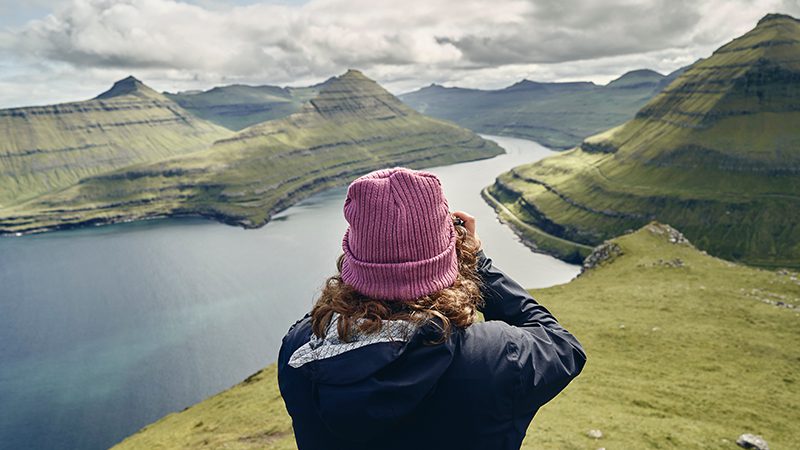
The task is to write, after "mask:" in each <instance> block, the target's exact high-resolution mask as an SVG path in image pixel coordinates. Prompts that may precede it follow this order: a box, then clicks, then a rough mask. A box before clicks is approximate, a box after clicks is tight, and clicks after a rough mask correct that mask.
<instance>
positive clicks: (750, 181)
mask: <svg viewBox="0 0 800 450" xmlns="http://www.w3.org/2000/svg"><path fill="white" fill-rule="evenodd" d="M798 124H800V22H798V20H797V19H794V18H792V17H789V16H785V15H778V14H770V15H768V16H766V17H764V18H763V19H762V20H761V21H759V23H758V25H757V26H756V27H755V28H754V29H753V30H752V31H750V32H748V33H747V34H745V35H743V36H741V37H739V38H737V39H735V40H733V41H732V42H730V43H728V44H726V45H724V46H722V47H721V48H719V49H718V50H717V51H715V52H714V53H713V54H712V55H711V56H710V57H709V58H706V59H704V60H700V61H698V62H697V63H695V64H694V65H692V66H691V67H689V68H688V69H687V70H686V71H685V72H684V73H683V74H682V75H681V76H679V77H678V78H677V79H676V80H675V81H673V82H672V83H671V84H670V85H669V86H668V87H666V88H665V89H664V90H663V91H662V92H661V93H660V94H658V95H657V96H656V97H654V98H653V99H652V100H651V101H650V102H649V103H647V105H645V106H644V107H643V108H642V109H641V110H640V111H639V112H638V113H637V114H636V116H635V117H634V118H633V119H632V120H630V121H628V122H626V123H625V124H623V125H621V126H619V127H617V128H613V129H611V130H608V131H606V132H604V133H601V134H599V135H596V136H593V137H591V138H588V139H586V140H585V141H584V142H583V143H582V144H581V145H580V146H579V147H578V148H576V149H574V150H571V151H569V152H567V153H565V154H562V155H558V156H556V157H553V158H548V159H545V160H542V161H540V162H538V163H536V164H533V165H528V166H520V167H517V168H514V169H513V170H512V171H510V172H508V173H505V174H503V175H502V176H500V177H499V178H498V181H497V184H496V186H495V188H494V189H496V190H499V189H503V190H504V192H506V193H507V192H508V191H509V190H510V191H513V192H515V193H516V195H514V196H512V197H511V198H510V202H511V203H514V202H517V203H519V204H518V205H517V206H518V209H520V210H522V209H527V210H528V212H529V213H530V214H529V215H528V217H530V218H533V217H546V218H547V221H548V222H551V223H555V224H557V225H558V226H559V227H560V229H561V230H562V233H561V237H565V238H568V239H570V240H574V241H577V242H581V243H586V244H597V243H600V242H602V241H603V240H604V239H608V238H609V237H612V236H615V235H618V234H619V233H621V232H623V231H625V230H627V229H632V228H636V227H639V226H641V225H643V224H644V223H646V222H647V221H649V220H651V219H658V220H662V221H665V222H669V223H671V224H673V225H675V226H677V227H678V228H680V229H681V230H682V231H683V232H685V233H686V235H687V237H689V238H690V239H691V240H692V241H693V242H695V243H696V244H697V245H698V246H700V247H701V248H703V249H706V250H708V251H710V252H712V253H714V254H716V255H719V256H722V257H725V258H730V259H739V260H742V261H745V262H748V263H751V264H759V265H770V266H771V265H779V266H780V265H786V266H798V265H800V263H798V261H800V178H799V177H798V176H797V174H798V173H799V172H800V126H798ZM520 199H522V200H523V201H522V202H520ZM531 222H534V223H535V222H536V219H532V220H531Z"/></svg>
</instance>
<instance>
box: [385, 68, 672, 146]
mask: <svg viewBox="0 0 800 450" xmlns="http://www.w3.org/2000/svg"><path fill="white" fill-rule="evenodd" d="M681 70H682V69H679V70H678V71H676V72H674V73H672V74H670V75H667V76H666V77H665V76H664V75H661V74H659V73H657V72H654V71H651V70H635V71H632V72H628V73H626V74H624V75H622V76H621V77H619V78H617V79H616V80H614V81H612V82H610V83H608V84H607V85H605V86H598V85H596V84H594V83H590V82H566V83H539V82H536V81H530V80H522V81H519V82H517V83H514V84H512V85H511V86H508V87H506V88H504V89H499V90H493V91H488V90H477V89H463V88H457V87H450V88H447V87H443V86H440V85H436V84H433V85H430V86H428V87H425V88H422V89H419V90H417V91H414V92H410V93H407V94H403V95H401V96H400V99H401V100H403V101H404V102H405V103H406V104H407V105H409V106H411V107H412V108H414V109H416V110H417V111H419V112H421V113H423V114H428V115H431V116H434V117H439V118H442V119H446V120H452V121H453V122H456V123H457V124H459V125H461V126H464V127H467V128H469V129H471V130H474V131H476V132H480V133H490V134H501V135H507V136H514V137H520V138H525V139H531V140H534V141H537V142H539V143H541V144H543V145H546V146H548V147H551V148H556V149H568V148H571V147H574V146H575V145H577V144H579V143H580V142H581V140H582V139H584V138H586V137H587V136H591V135H593V134H596V133H598V132H600V131H603V130H605V129H607V128H609V127H612V126H615V125H619V124H621V123H623V122H625V121H626V120H628V119H630V118H631V117H633V115H634V114H635V113H636V111H637V110H638V109H639V108H641V107H642V106H643V105H644V104H645V103H647V101H648V100H650V99H651V98H652V97H653V96H654V95H656V94H657V93H658V92H659V91H660V90H661V89H662V88H663V87H664V86H665V85H666V84H665V83H664V82H663V81H664V80H671V79H672V78H674V77H675V76H677V74H679V73H680V71H681Z"/></svg>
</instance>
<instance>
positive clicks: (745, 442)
mask: <svg viewBox="0 0 800 450" xmlns="http://www.w3.org/2000/svg"><path fill="white" fill-rule="evenodd" d="M736 445H738V446H739V447H742V448H747V449H752V450H769V445H768V444H767V441H766V440H764V438H762V437H761V436H756V435H754V434H749V433H747V434H743V435H741V436H739V438H738V439H736Z"/></svg>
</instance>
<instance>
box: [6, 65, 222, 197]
mask: <svg viewBox="0 0 800 450" xmlns="http://www.w3.org/2000/svg"><path fill="white" fill-rule="evenodd" d="M230 134H232V133H231V132H230V131H228V130H226V129H224V128H222V127H219V126H216V125H214V124H211V123H209V122H206V121H204V120H201V119H198V118H196V117H194V116H193V115H191V114H189V113H188V112H186V111H185V110H183V109H182V108H181V107H180V106H178V105H177V104H175V103H174V102H172V101H170V100H169V99H167V98H166V97H164V96H162V95H161V94H159V93H157V92H155V91H154V90H152V89H150V88H149V87H147V86H145V85H144V84H143V83H142V82H140V81H139V80H137V79H135V78H133V77H128V78H126V79H124V80H120V81H118V82H117V83H115V84H114V86H113V87H112V88H111V89H110V90H108V91H107V92H105V93H103V94H101V95H99V96H98V97H97V98H95V99H93V100H88V101H83V102H75V103H65V104H60V105H51V106H37V107H30V108H14V109H5V110H0V209H2V208H3V207H7V206H10V205H12V204H15V203H20V202H22V201H25V200H29V199H31V198H34V197H36V196H38V195H41V194H43V193H46V192H50V191H55V190H58V189H62V188H65V187H68V186H70V185H72V184H75V183H76V182H78V180H80V179H82V178H85V177H88V176H92V175H95V174H99V173H103V172H106V171H109V170H113V169H117V168H120V167H124V166H127V165H130V164H135V163H144V162H149V161H157V160H160V159H163V158H167V157H170V156H175V155H181V154H186V153H190V152H193V151H197V150H201V149H203V148H205V147H207V146H208V145H210V144H211V143H212V142H213V141H215V140H217V139H220V138H223V137H226V136H229V135H230Z"/></svg>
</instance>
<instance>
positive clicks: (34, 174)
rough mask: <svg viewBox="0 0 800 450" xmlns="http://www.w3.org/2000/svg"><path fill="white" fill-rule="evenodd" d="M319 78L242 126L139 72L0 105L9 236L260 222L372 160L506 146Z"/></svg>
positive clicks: (383, 94) (3, 216)
mask: <svg viewBox="0 0 800 450" xmlns="http://www.w3.org/2000/svg"><path fill="white" fill-rule="evenodd" d="M313 89H314V91H315V92H316V94H315V96H313V98H311V99H310V100H309V101H308V102H306V103H304V104H303V106H302V108H301V109H300V111H298V112H296V113H293V114H291V115H289V116H287V117H284V118H283V119H279V120H273V121H267V122H262V123H259V124H257V125H254V126H251V127H248V128H245V129H243V130H242V131H240V132H238V133H235V132H233V131H231V130H227V129H225V128H222V127H220V126H217V125H215V124H213V123H211V122H209V121H206V120H204V119H201V118H199V117H195V116H194V115H193V114H192V113H190V112H188V111H187V110H185V109H184V108H182V107H181V106H179V105H178V104H177V103H175V102H173V101H172V100H170V99H168V98H167V97H166V96H164V95H162V94H158V93H156V92H155V91H153V90H152V89H150V88H148V87H147V86H145V85H144V84H142V83H141V82H140V81H138V80H136V79H134V78H127V79H125V80H122V81H120V82H118V83H116V84H115V85H114V87H113V88H112V89H111V90H109V91H108V92H106V93H104V94H102V95H100V96H98V97H97V98H96V99H94V100H90V101H88V102H78V103H72V104H66V105H54V106H48V107H41V108H23V109H14V110H2V111H0V120H3V121H4V122H0V123H2V125H0V126H2V127H3V128H4V129H5V130H4V131H6V130H7V134H6V136H9V137H10V138H7V139H4V140H3V141H2V142H0V170H1V171H2V172H3V174H4V176H3V178H2V183H4V185H3V188H4V189H3V191H2V192H3V195H4V197H2V199H3V203H2V205H0V233H23V232H37V231H45V230H49V229H56V228H64V227H73V226H80V225H87V224H103V223H113V222H120V221H131V220H140V219H147V218H156V217H167V216H187V215H188V216H204V217H211V218H215V219H218V220H220V221H223V222H226V223H232V224H238V225H242V226H245V227H257V226H261V225H263V224H264V223H266V222H267V221H268V220H269V218H270V217H271V216H272V214H274V213H275V212H277V211H279V210H281V209H284V208H286V207H287V206H289V205H291V204H292V203H294V202H295V201H297V200H299V199H301V198H303V197H306V196H308V195H310V194H311V193H314V192H317V191H319V190H321V189H324V188H326V187H330V186H334V185H338V184H343V183H346V182H347V181H349V180H351V179H353V178H355V177H357V176H358V175H360V174H363V173H366V172H369V171H370V170H374V169H377V168H381V167H387V166H394V165H403V166H407V167H412V168H422V167H429V166H435V165H443V164H451V163H455V162H460V161H468V160H474V159H481V158H487V157H491V156H495V155H497V154H500V153H502V152H503V151H502V149H501V148H500V147H498V146H497V145H496V144H494V143H493V142H490V141H486V140H484V139H482V138H480V137H479V136H477V135H476V134H474V133H472V132H470V131H468V130H465V129H463V128H460V127H458V126H456V125H454V124H452V123H449V122H444V121H441V120H437V119H432V118H429V117H426V116H423V115H422V114H419V113H417V112H416V111H414V110H412V109H411V108H409V107H407V106H406V105H404V104H403V103H402V102H400V100H398V99H397V98H396V97H394V96H393V95H391V94H390V93H388V92H387V91H386V90H384V89H383V88H382V87H380V86H379V85H378V84H377V83H375V82H374V81H372V80H370V79H369V78H367V77H365V76H364V75H363V74H362V73H360V72H358V71H355V70H350V71H348V72H347V73H345V74H344V75H341V76H339V77H334V78H331V79H329V80H328V81H326V82H325V83H322V84H321V85H319V86H316V87H314V88H313ZM197 95H202V94H197ZM303 95H311V93H310V92H306V93H304V94H303Z"/></svg>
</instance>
